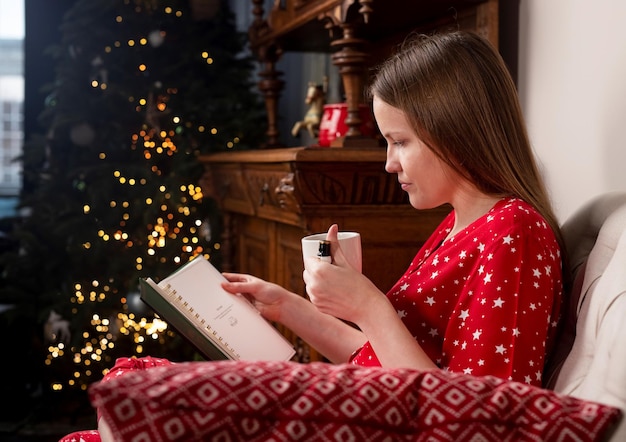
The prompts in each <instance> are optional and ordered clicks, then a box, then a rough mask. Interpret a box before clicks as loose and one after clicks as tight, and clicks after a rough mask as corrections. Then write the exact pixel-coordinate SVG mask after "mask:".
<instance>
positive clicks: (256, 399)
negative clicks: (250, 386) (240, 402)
mask: <svg viewBox="0 0 626 442" xmlns="http://www.w3.org/2000/svg"><path fill="white" fill-rule="evenodd" d="M267 401H268V399H267V396H265V393H263V392H262V391H252V392H251V393H250V395H249V396H248V397H247V398H246V400H245V402H246V404H248V405H250V406H251V407H252V408H253V409H254V410H259V409H261V408H263V406H264V405H265V404H267Z"/></svg>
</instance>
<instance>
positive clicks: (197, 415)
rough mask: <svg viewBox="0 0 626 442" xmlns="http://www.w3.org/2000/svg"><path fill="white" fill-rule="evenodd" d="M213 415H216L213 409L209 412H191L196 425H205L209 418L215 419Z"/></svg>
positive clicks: (209, 420)
mask: <svg viewBox="0 0 626 442" xmlns="http://www.w3.org/2000/svg"><path fill="white" fill-rule="evenodd" d="M215 416H216V415H215V413H214V412H213V411H210V412H200V411H194V412H192V413H191V417H193V420H194V422H195V423H196V424H198V425H205V424H207V423H209V422H211V420H213V419H215Z"/></svg>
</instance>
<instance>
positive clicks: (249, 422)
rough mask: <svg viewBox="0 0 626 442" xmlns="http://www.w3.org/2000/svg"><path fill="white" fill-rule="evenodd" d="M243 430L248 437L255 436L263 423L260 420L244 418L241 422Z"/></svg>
mask: <svg viewBox="0 0 626 442" xmlns="http://www.w3.org/2000/svg"><path fill="white" fill-rule="evenodd" d="M241 429H242V430H243V432H244V433H245V434H247V435H251V434H255V433H258V432H259V430H261V423H260V422H259V420H258V419H250V418H244V419H242V421H241Z"/></svg>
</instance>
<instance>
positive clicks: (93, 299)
mask: <svg viewBox="0 0 626 442" xmlns="http://www.w3.org/2000/svg"><path fill="white" fill-rule="evenodd" d="M125 3H126V4H129V3H130V0H125ZM138 3H139V2H135V4H136V6H135V10H136V12H141V7H140V6H139V5H138ZM164 11H165V13H166V14H173V15H174V16H175V17H177V18H181V17H182V16H183V11H180V10H174V9H173V8H171V7H169V6H167V7H165V8H164ZM115 21H116V22H117V23H118V24H122V23H124V18H123V17H122V16H121V15H118V16H116V17H115ZM166 37H167V35H166V32H165V31H161V30H156V31H153V32H151V33H150V34H149V35H147V36H139V37H137V38H135V39H128V40H127V41H126V42H122V41H120V40H116V41H114V42H113V43H112V44H110V45H106V46H105V47H104V49H103V50H104V53H105V54H110V53H111V52H113V51H115V50H116V49H122V48H124V47H134V46H136V45H139V46H146V45H152V46H153V47H157V46H159V45H160V44H162V42H163V40H164V39H165V38H166ZM200 56H201V57H202V58H203V59H204V61H205V62H206V63H207V64H208V65H211V64H213V62H214V60H213V58H212V57H211V55H210V53H209V51H202V52H201V53H200ZM103 64H104V63H103V61H102V57H96V59H94V60H93V61H92V65H93V66H98V67H99V71H98V78H95V77H94V78H91V79H90V80H89V81H90V82H91V87H92V88H93V90H100V91H104V90H106V89H107V88H108V87H109V84H108V76H107V72H106V70H105V69H104V67H103ZM137 70H138V71H139V72H146V71H148V70H149V66H148V65H147V64H146V63H139V64H138V65H137ZM166 93H167V94H169V95H173V94H176V93H177V90H176V89H174V88H169V89H167V90H166ZM128 100H129V102H130V103H136V107H135V111H137V112H143V113H146V114H147V115H148V116H149V115H150V113H151V112H158V113H159V114H158V115H157V116H156V117H154V121H159V119H160V118H161V117H162V116H164V115H167V118H170V122H171V123H173V124H174V126H175V128H174V129H170V130H161V129H160V128H159V127H158V124H152V125H150V124H144V127H142V128H141V129H140V130H138V131H137V133H134V134H132V135H131V136H130V146H129V148H131V149H134V150H139V149H143V156H144V158H145V159H146V160H151V159H153V157H154V156H155V155H167V156H172V155H174V154H175V153H176V152H177V151H178V147H177V145H176V142H175V140H176V135H179V134H180V132H181V130H182V127H185V128H186V129H190V128H192V127H191V126H192V125H191V124H190V123H185V122H184V121H183V120H182V118H181V117H180V116H177V115H174V116H170V115H168V114H167V112H168V101H169V98H168V95H166V94H160V95H159V96H157V97H156V98H155V97H154V96H153V95H152V94H149V95H148V96H146V97H140V98H138V99H137V98H136V97H132V96H131V97H129V99H128ZM147 120H148V121H150V120H149V118H147ZM150 126H151V127H150ZM195 130H197V131H198V132H200V133H204V132H208V133H210V134H212V135H216V134H217V133H218V130H217V128H214V127H206V126H205V125H198V126H197V127H196V128H195ZM238 142H239V139H238V138H236V137H235V138H233V139H232V140H231V141H228V142H227V143H226V145H227V147H228V148H232V147H234V146H235V145H236V144H237V143H238ZM98 158H99V159H100V160H105V159H106V158H107V155H106V153H105V152H100V153H99V157H98ZM151 172H152V173H153V174H154V175H155V176H161V175H162V172H161V171H160V170H159V169H158V167H157V166H156V165H153V166H152V168H151ZM112 179H114V180H116V181H117V182H118V183H119V184H120V185H122V186H145V185H148V184H149V183H148V182H147V180H146V179H145V178H141V179H136V178H133V177H130V176H127V175H126V174H125V173H124V172H123V171H122V170H115V171H114V172H113V176H112ZM178 190H179V191H180V193H176V194H179V195H181V197H180V201H179V204H173V202H172V198H173V195H174V194H175V192H172V191H171V189H168V188H167V186H166V185H160V186H159V187H158V191H159V192H160V193H161V198H160V200H162V201H166V202H167V203H161V206H160V207H159V209H160V212H161V213H162V216H159V217H158V218H157V219H155V220H154V222H153V223H151V224H149V225H147V226H146V227H147V235H146V237H147V238H146V239H147V241H146V242H145V247H146V249H145V250H144V252H145V253H146V254H147V255H148V256H157V255H158V250H159V249H160V248H164V247H165V246H166V244H167V242H168V240H175V239H180V241H181V243H182V248H181V250H180V255H178V256H176V257H174V261H175V262H176V263H180V262H181V260H182V259H183V256H188V257H190V258H191V257H195V256H198V255H204V256H205V257H206V258H209V257H210V251H209V250H205V247H204V246H203V245H202V240H201V238H200V237H201V234H200V231H201V226H202V220H200V219H193V220H192V221H191V222H183V221H180V220H179V221H175V218H176V216H175V214H174V213H173V211H176V212H177V213H178V214H179V215H182V216H183V217H185V218H188V217H192V216H193V211H192V210H191V208H190V207H189V204H188V203H189V202H199V201H200V200H202V198H203V194H202V189H201V188H200V186H198V185H197V184H195V183H188V184H183V185H181V186H180V187H179V189H178ZM144 202H145V204H146V205H152V204H157V203H156V202H155V199H153V198H151V197H147V198H146V199H145V201H144ZM168 203H169V204H168ZM170 205H171V206H175V207H174V208H173V209H170V207H169V206H170ZM109 206H110V207H111V208H122V209H123V213H122V216H121V220H120V222H119V227H118V228H116V229H115V230H114V231H111V232H107V231H105V230H104V229H100V230H98V232H97V238H98V240H99V241H104V242H108V241H119V242H121V243H123V244H124V245H125V247H127V248H132V247H135V244H134V243H133V240H132V239H131V237H130V234H129V233H128V232H127V231H125V229H124V227H125V226H126V224H127V222H128V220H129V219H130V217H131V212H132V210H133V207H131V204H130V202H128V201H111V202H110V203H109ZM91 212H92V208H91V206H90V205H89V204H85V205H84V206H83V214H84V215H86V216H88V215H90V213H91ZM92 247H93V244H92V243H90V242H85V243H84V244H83V248H84V250H86V251H87V250H89V249H91V248H92ZM214 247H215V249H219V244H215V245H214ZM160 259H162V260H164V259H166V258H164V257H162V258H160ZM143 260H144V258H143V257H142V256H137V257H136V259H135V266H136V269H137V270H141V269H142V268H143ZM110 296H120V294H119V293H118V291H117V289H116V288H115V287H114V285H113V284H112V283H111V282H109V283H103V282H101V281H97V280H94V281H92V282H91V283H90V284H87V285H85V284H81V283H75V285H74V290H73V295H72V297H71V302H72V303H73V304H74V305H75V307H74V308H73V313H74V314H76V313H77V311H78V308H79V307H81V306H82V307H83V308H84V307H85V306H87V305H89V304H96V303H100V302H103V301H105V300H106V299H107V298H108V297H110ZM121 301H122V305H126V303H127V299H126V297H124V296H122V297H121ZM124 310H127V309H124ZM90 322H91V323H90V325H91V327H92V331H87V330H85V331H83V332H82V339H83V343H82V347H80V348H76V347H72V348H67V346H66V344H65V343H63V342H57V343H55V344H52V345H50V346H49V347H48V356H47V358H46V361H45V363H46V364H47V365H51V364H52V363H53V361H54V360H55V359H57V358H61V357H63V356H64V355H65V354H66V352H68V351H69V352H71V354H72V361H73V363H74V364H75V365H76V367H77V368H76V370H75V371H74V373H73V377H72V378H71V379H69V380H67V382H66V383H63V382H60V381H55V383H54V384H53V385H52V386H51V387H52V389H53V390H55V391H61V390H63V389H64V388H65V387H66V386H67V387H77V386H78V387H79V388H81V389H83V390H85V389H86V388H87V386H88V385H89V383H90V378H92V377H93V376H97V375H99V374H105V373H106V371H107V370H108V368H105V369H103V370H102V373H94V372H93V371H92V366H94V364H95V363H98V362H101V361H103V360H104V358H105V355H106V353H107V351H110V350H112V349H114V348H115V345H116V344H115V341H116V337H117V336H119V335H124V336H127V337H131V338H132V342H133V344H134V351H135V354H137V355H141V354H142V353H143V351H144V350H143V348H144V345H145V343H146V341H147V340H148V339H152V340H156V341H160V340H161V339H162V338H163V336H164V335H166V334H168V333H172V331H171V330H170V329H168V325H167V323H166V322H164V321H162V320H161V319H159V318H158V317H156V318H150V319H147V318H145V317H142V316H140V315H136V314H134V313H132V312H128V311H123V312H118V313H117V314H115V315H114V316H113V317H101V316H100V315H99V314H97V313H93V314H92V317H91V321H90Z"/></svg>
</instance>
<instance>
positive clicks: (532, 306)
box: [530, 302, 537, 311]
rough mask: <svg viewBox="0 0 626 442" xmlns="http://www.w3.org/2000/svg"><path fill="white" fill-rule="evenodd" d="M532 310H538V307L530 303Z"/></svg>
mask: <svg viewBox="0 0 626 442" xmlns="http://www.w3.org/2000/svg"><path fill="white" fill-rule="evenodd" d="M530 309H531V310H533V311H535V310H537V306H536V305H535V303H534V302H531V303H530Z"/></svg>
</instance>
